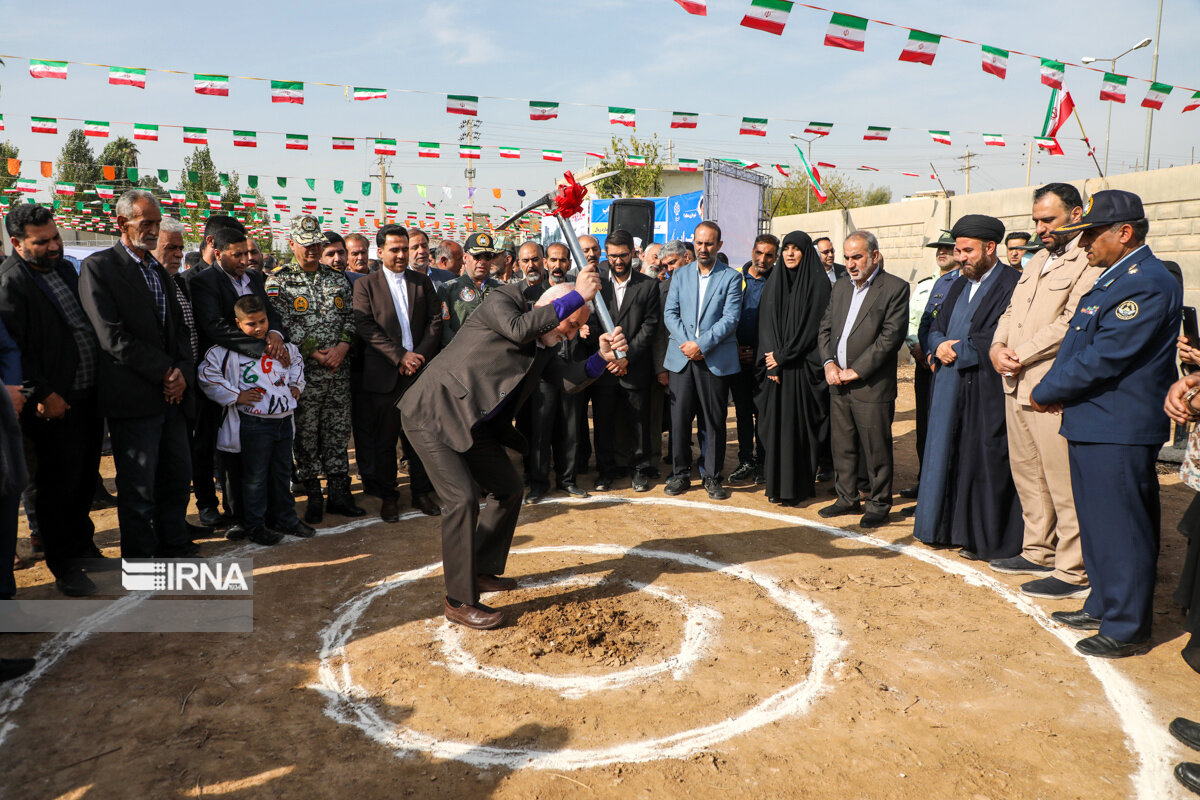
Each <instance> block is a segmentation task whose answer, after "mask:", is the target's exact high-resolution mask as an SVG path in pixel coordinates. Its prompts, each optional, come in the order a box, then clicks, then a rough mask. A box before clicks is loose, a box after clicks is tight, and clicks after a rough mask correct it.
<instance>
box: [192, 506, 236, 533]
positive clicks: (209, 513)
mask: <svg viewBox="0 0 1200 800" xmlns="http://www.w3.org/2000/svg"><path fill="white" fill-rule="evenodd" d="M197 516H198V517H199V518H200V525H201V527H204V528H224V527H225V526H227V525H229V524H230V523H231V522H233V520H232V519H230V518H229V517H227V516H225V515H224V514H222V513H221V511H220V510H219V509H217V508H216V507H212V508H202V509H200V511H199V513H198V514H197Z"/></svg>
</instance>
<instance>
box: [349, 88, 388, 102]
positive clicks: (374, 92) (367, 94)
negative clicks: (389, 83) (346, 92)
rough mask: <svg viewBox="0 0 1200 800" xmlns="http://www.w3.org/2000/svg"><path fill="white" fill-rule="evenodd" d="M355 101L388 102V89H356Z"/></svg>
mask: <svg viewBox="0 0 1200 800" xmlns="http://www.w3.org/2000/svg"><path fill="white" fill-rule="evenodd" d="M354 99H355V100H387V89H369V88H367V87H365V86H355V87H354Z"/></svg>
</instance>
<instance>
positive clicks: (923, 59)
mask: <svg viewBox="0 0 1200 800" xmlns="http://www.w3.org/2000/svg"><path fill="white" fill-rule="evenodd" d="M941 41H942V37H941V36H938V35H937V34H936V33H925V32H924V31H918V30H910V31H909V32H908V42H906V43H905V45H904V49H903V50H902V51H900V60H901V61H911V62H912V63H914V64H932V63H933V59H934V58H935V57H936V56H937V49H938V44H939V43H941Z"/></svg>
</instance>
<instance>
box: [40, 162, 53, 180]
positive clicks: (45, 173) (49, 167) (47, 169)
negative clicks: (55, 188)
mask: <svg viewBox="0 0 1200 800" xmlns="http://www.w3.org/2000/svg"><path fill="white" fill-rule="evenodd" d="M53 174H54V162H53V161H43V162H42V177H43V178H49V177H50V176H51V175H53Z"/></svg>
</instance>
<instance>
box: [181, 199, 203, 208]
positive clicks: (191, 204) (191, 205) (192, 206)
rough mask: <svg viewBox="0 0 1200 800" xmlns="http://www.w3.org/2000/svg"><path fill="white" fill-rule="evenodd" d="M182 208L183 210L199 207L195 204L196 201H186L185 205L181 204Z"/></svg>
mask: <svg viewBox="0 0 1200 800" xmlns="http://www.w3.org/2000/svg"><path fill="white" fill-rule="evenodd" d="M183 207H184V208H199V207H200V204H199V203H197V202H196V201H194V200H188V201H187V202H185V203H184V204H183Z"/></svg>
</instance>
